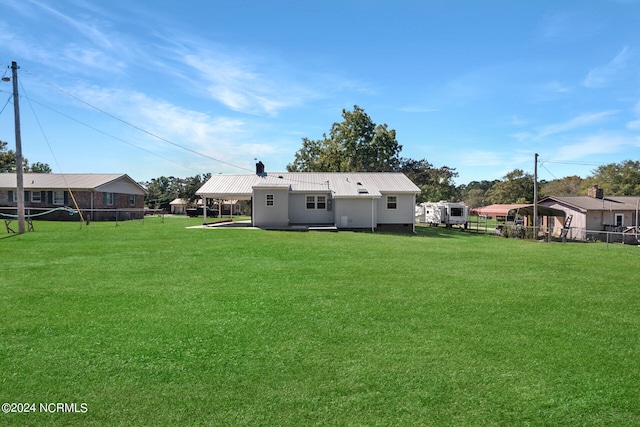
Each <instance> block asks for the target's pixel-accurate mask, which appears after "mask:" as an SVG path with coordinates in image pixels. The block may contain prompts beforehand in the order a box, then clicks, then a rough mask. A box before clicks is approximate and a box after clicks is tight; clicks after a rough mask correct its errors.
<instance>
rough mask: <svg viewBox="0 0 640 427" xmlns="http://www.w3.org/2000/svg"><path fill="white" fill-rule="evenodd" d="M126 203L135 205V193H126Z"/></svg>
mask: <svg viewBox="0 0 640 427" xmlns="http://www.w3.org/2000/svg"><path fill="white" fill-rule="evenodd" d="M127 203H129V206H135V205H136V195H135V194H129V195H127Z"/></svg>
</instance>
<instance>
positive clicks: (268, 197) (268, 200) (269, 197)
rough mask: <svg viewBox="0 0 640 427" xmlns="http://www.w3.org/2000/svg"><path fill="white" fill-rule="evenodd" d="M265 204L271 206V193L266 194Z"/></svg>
mask: <svg viewBox="0 0 640 427" xmlns="http://www.w3.org/2000/svg"><path fill="white" fill-rule="evenodd" d="M267 206H273V194H267Z"/></svg>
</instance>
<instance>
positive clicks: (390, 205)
mask: <svg viewBox="0 0 640 427" xmlns="http://www.w3.org/2000/svg"><path fill="white" fill-rule="evenodd" d="M387 209H398V197H396V196H387Z"/></svg>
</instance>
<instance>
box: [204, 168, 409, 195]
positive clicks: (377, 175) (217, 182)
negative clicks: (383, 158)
mask: <svg viewBox="0 0 640 427" xmlns="http://www.w3.org/2000/svg"><path fill="white" fill-rule="evenodd" d="M287 186H290V188H291V191H292V192H297V193H314V192H315V193H318V192H322V193H328V192H331V193H332V195H333V197H338V198H339V197H348V198H351V197H360V198H371V197H380V196H381V194H383V193H396V194H401V193H408V194H418V193H420V189H419V188H418V187H417V186H416V185H415V184H414V183H413V182H411V180H410V179H409V178H407V177H406V176H405V175H404V174H402V173H393V172H353V173H351V172H272V173H269V174H267V175H265V176H260V175H255V174H251V175H215V176H212V177H211V179H209V180H208V181H207V182H206V183H205V184H204V185H203V186H202V187H200V189H199V190H198V191H197V192H196V194H198V195H200V196H204V197H209V198H236V199H249V198H251V195H252V194H253V188H254V187H257V188H283V187H285V188H286V187H287Z"/></svg>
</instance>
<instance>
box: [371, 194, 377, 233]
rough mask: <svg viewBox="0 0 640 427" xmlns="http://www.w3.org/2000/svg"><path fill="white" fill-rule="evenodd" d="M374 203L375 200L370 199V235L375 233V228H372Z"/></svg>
mask: <svg viewBox="0 0 640 427" xmlns="http://www.w3.org/2000/svg"><path fill="white" fill-rule="evenodd" d="M374 201H375V199H374V198H373V197H372V198H371V232H372V233H374V232H375V231H376V230H375V227H374V226H373V209H374V203H373V202H374Z"/></svg>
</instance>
